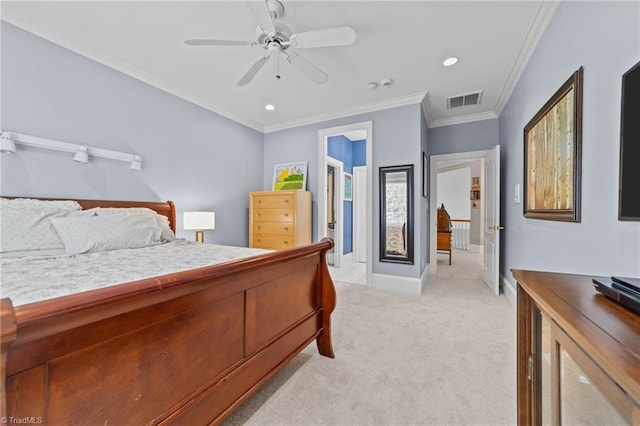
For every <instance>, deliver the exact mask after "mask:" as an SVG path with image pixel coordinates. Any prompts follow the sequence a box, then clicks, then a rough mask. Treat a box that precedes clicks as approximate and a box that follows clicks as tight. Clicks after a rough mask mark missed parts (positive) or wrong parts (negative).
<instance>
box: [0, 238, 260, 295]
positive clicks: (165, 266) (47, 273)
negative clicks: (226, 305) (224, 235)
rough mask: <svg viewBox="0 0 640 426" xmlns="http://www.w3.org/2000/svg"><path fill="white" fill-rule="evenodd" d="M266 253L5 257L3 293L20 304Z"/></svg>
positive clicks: (226, 249) (196, 250)
mask: <svg viewBox="0 0 640 426" xmlns="http://www.w3.org/2000/svg"><path fill="white" fill-rule="evenodd" d="M268 251H269V250H262V249H252V248H246V247H232V246H222V245H215V244H198V243H194V242H190V241H185V240H174V241H171V242H168V243H165V244H160V245H155V246H151V247H144V248H137V249H126V250H112V251H104V252H99V253H90V254H80V255H47V256H28V257H20V258H17V257H3V258H2V259H1V260H0V268H1V269H0V294H1V295H2V297H9V298H11V301H12V302H13V305H14V306H18V305H24V304H27V303H32V302H38V301H41V300H46V299H51V298H54V297H60V296H67V295H69V294H73V293H79V292H82V291H87V290H94V289H97V288H103V287H108V286H111V285H116V284H122V283H126V282H130V281H135V280H140V279H143V278H149V277H154V276H158V275H165V274H170V273H174V272H179V271H184V270H187V269H193V268H199V267H203V266H209V265H213V264H216V263H222V262H227V261H230V260H234V259H240V258H243V257H250V256H254V255H258V254H262V253H266V252H268Z"/></svg>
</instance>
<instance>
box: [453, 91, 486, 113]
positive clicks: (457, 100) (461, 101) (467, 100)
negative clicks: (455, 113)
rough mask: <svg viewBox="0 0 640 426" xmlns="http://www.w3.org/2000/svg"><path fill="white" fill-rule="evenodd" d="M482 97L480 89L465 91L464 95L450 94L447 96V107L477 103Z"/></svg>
mask: <svg viewBox="0 0 640 426" xmlns="http://www.w3.org/2000/svg"><path fill="white" fill-rule="evenodd" d="M481 98H482V90H481V91H479V92H474V93H467V94H466V95H458V96H451V97H450V98H447V109H451V108H458V107H462V106H468V105H478V104H479V103H480V99H481Z"/></svg>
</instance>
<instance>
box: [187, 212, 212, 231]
mask: <svg viewBox="0 0 640 426" xmlns="http://www.w3.org/2000/svg"><path fill="white" fill-rule="evenodd" d="M183 219H184V220H183V224H182V226H183V228H184V229H185V230H196V231H200V230H203V229H216V214H215V212H184V217H183Z"/></svg>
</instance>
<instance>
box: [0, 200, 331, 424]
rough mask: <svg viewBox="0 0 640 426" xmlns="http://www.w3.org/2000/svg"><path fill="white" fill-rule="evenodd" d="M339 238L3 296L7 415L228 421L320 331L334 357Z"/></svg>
mask: <svg viewBox="0 0 640 426" xmlns="http://www.w3.org/2000/svg"><path fill="white" fill-rule="evenodd" d="M101 206H104V204H101ZM120 206H121V205H120ZM332 247H333V241H331V240H330V239H323V240H322V241H321V242H318V243H314V244H309V245H306V246H301V247H296V248H292V249H288V250H282V251H276V252H270V253H265V254H262V255H258V256H253V257H250V258H246V259H240V260H234V261H230V262H225V263H221V264H217V265H213V266H207V267H203V268H197V269H192V270H188V271H184V272H179V273H174V274H168V275H163V276H158V277H153V278H148V279H143V280H139V281H135V282H131V283H125V284H120V285H114V286H111V287H107V288H101V289H97V290H92V291H88V292H84V293H78V294H74V295H69V296H64V297H60V298H56V299H50V300H45V301H41V302H35V303H31V304H27V305H21V306H16V307H14V306H12V304H11V301H10V300H9V299H7V298H5V299H1V300H0V319H1V324H0V326H1V329H0V331H1V333H0V342H1V349H2V365H1V366H2V371H1V378H0V379H1V381H0V386H1V388H0V391H1V392H2V399H1V404H2V405H1V410H2V413H1V416H2V417H9V416H11V417H15V418H21V417H35V418H42V419H43V424H71V423H75V424H78V423H82V424H107V423H108V424H122V422H127V423H136V424H170V423H174V422H176V423H181V424H204V423H213V424H217V423H219V422H221V421H222V420H223V419H224V418H225V417H226V416H228V415H229V414H230V413H231V412H232V411H233V410H234V409H235V408H237V407H238V406H239V405H240V404H241V403H242V402H243V401H244V400H246V399H247V398H249V397H250V396H251V395H252V394H253V393H254V392H255V391H256V390H257V389H259V387H260V386H261V385H262V384H263V383H265V382H266V381H267V380H268V379H269V378H270V377H272V376H273V375H274V374H275V373H277V372H278V371H279V370H280V369H281V368H282V367H284V365H286V363H287V362H288V361H289V360H290V359H292V358H293V357H294V356H295V355H297V354H298V353H299V352H300V351H301V350H302V349H304V348H305V347H306V346H307V345H308V344H309V343H310V342H312V341H313V340H316V344H317V347H318V351H319V352H320V354H321V355H324V356H327V357H331V358H333V357H334V352H333V346H332V339H331V313H332V312H333V310H334V309H335V306H336V292H335V288H334V286H333V282H332V280H331V277H330V275H329V270H328V267H327V263H326V253H327V251H328V250H330V249H331V248H332ZM177 371H179V372H180V373H179V374H176V372H177ZM169 382H170V383H171V386H170V387H167V386H166V383H169ZM98 384H99V385H98Z"/></svg>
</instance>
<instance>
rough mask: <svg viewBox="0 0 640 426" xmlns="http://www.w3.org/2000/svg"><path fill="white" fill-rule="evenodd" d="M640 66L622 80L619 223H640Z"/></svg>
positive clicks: (636, 66)
mask: <svg viewBox="0 0 640 426" xmlns="http://www.w3.org/2000/svg"><path fill="white" fill-rule="evenodd" d="M639 118H640V62H638V63H637V64H635V65H634V66H633V67H631V69H630V70H629V71H627V72H626V73H624V75H623V76H622V107H621V118H620V181H619V187H618V192H619V194H618V197H619V198H618V200H619V201H618V219H619V220H637V221H640V197H639V196H638V182H640V167H638V164H640V119H639Z"/></svg>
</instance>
